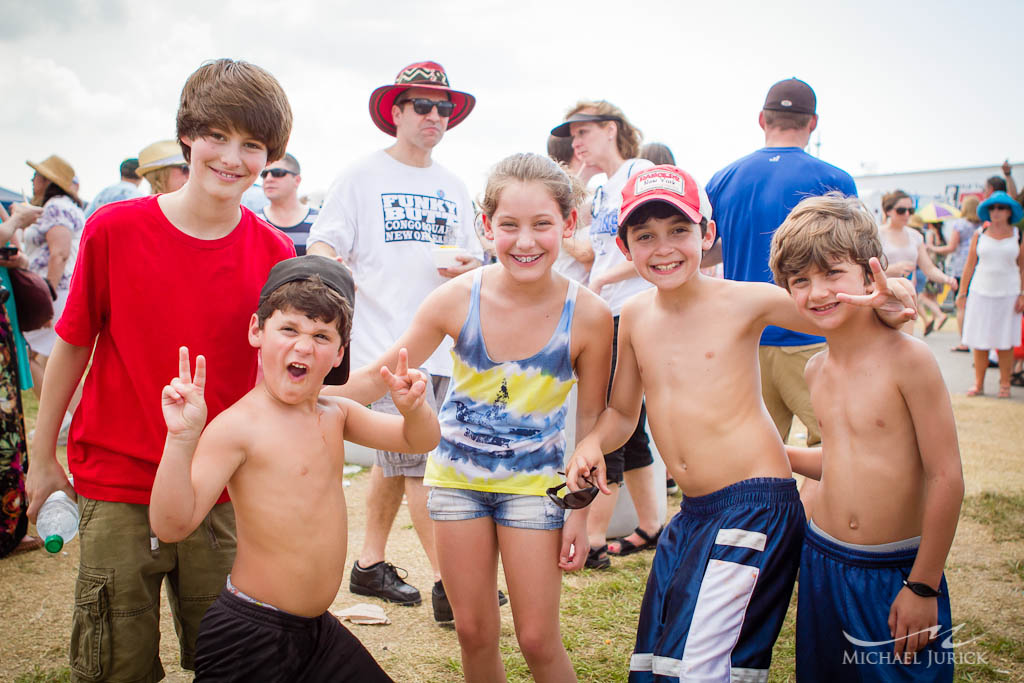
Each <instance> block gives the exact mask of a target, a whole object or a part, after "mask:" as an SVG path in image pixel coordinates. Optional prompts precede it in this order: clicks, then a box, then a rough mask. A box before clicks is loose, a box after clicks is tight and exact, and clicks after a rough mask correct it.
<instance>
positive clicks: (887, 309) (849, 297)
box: [836, 256, 917, 325]
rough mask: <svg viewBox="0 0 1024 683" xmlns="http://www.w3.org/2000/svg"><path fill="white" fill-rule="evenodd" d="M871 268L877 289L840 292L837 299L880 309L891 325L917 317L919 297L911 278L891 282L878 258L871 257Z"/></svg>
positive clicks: (883, 318)
mask: <svg viewBox="0 0 1024 683" xmlns="http://www.w3.org/2000/svg"><path fill="white" fill-rule="evenodd" d="M868 266H870V268H871V280H872V281H873V282H874V283H875V291H874V292H873V293H871V294H847V293H845V292H839V293H837V294H836V299H838V300H839V301H842V302H843V303H847V304H853V305H854V306H867V307H870V308H875V309H878V312H879V313H878V315H879V317H880V318H882V320H884V321H885V322H886V323H888V324H890V325H899V324H902V323H905V322H907V321H908V320H916V319H917V300H916V299H917V297H916V295H915V293H914V290H913V287H912V286H911V284H910V280H907V279H904V278H900V279H898V280H895V281H893V282H891V283H890V281H889V280H888V278H886V277H885V271H883V270H882V264H881V263H879V262H878V259H877V258H875V257H873V256H872V257H871V259H870V260H869V261H868Z"/></svg>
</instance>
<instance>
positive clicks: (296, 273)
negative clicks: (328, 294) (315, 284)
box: [260, 254, 356, 385]
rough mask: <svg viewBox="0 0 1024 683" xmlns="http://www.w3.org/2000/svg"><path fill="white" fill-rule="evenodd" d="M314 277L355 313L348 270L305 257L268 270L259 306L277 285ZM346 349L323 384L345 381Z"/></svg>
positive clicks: (319, 258) (353, 288)
mask: <svg viewBox="0 0 1024 683" xmlns="http://www.w3.org/2000/svg"><path fill="white" fill-rule="evenodd" d="M314 275H317V276H319V277H320V280H321V281H322V282H323V283H324V284H325V285H327V286H328V287H330V288H331V289H333V290H334V291H335V292H337V293H338V294H341V296H342V297H343V298H344V299H345V301H347V302H348V305H349V307H350V308H352V309H353V310H355V301H356V285H355V282H354V281H353V280H352V274H351V273H350V272H349V271H348V268H346V267H345V266H343V265H341V264H340V263H338V262H337V261H335V260H334V259H332V258H325V257H323V256H316V255H308V254H307V255H306V256H296V257H294V258H290V259H285V260H284V261H281V262H279V263H278V264H277V265H276V266H274V267H273V268H271V269H270V274H269V275H267V281H266V283H265V284H264V285H263V289H261V290H260V305H261V306H262V305H263V302H264V301H266V300H267V297H269V296H270V295H271V294H273V293H274V292H275V291H276V290H277V289H278V288H279V287H281V285H286V284H288V283H289V282H298V281H300V280H311V279H312V278H313V276H314ZM350 345H351V344H345V355H344V357H342V359H341V364H340V365H339V366H338V367H336V368H331V371H330V372H328V373H327V376H326V377H324V384H333V385H340V384H344V383H345V382H347V381H348V373H349V359H350V356H349V346H350Z"/></svg>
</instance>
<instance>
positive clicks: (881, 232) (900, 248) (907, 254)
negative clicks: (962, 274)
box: [878, 190, 957, 334]
mask: <svg viewBox="0 0 1024 683" xmlns="http://www.w3.org/2000/svg"><path fill="white" fill-rule="evenodd" d="M882 212H883V213H884V214H885V222H884V223H882V225H881V226H879V228H878V238H879V240H881V242H882V251H883V253H884V254H885V259H886V262H887V265H886V268H885V274H886V275H887V276H889V277H905V278H907V279H909V280H914V272H915V271H916V270H917V269H918V268H920V269H921V272H923V273H924V275H925V277H927V278H928V279H929V280H931V281H932V282H935V283H938V284H940V285H949V286H950V287H951V288H953V289H956V284H957V283H956V278H954V277H952V276H949V275H946V274H945V273H943V272H942V271H941V270H940V269H939V267H938V266H936V265H935V262H934V261H932V259H931V256H929V255H928V249H927V248H925V244H924V236H922V235H921V233H919V232H917V231H916V230H914V229H913V228H911V227H908V226H907V223H908V222H909V221H910V216H911V215H912V214H913V213H914V200H913V199H911V198H910V195H908V194H907V193H906V192H903V191H902V190H896V191H895V192H890V193H889V194H887V195H885V196H884V197H882ZM903 331H904V332H906V333H907V334H913V332H914V322H913V321H910V322H908V323H907V325H906V326H905V327H904V328H903Z"/></svg>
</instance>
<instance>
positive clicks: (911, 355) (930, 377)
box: [880, 330, 946, 391]
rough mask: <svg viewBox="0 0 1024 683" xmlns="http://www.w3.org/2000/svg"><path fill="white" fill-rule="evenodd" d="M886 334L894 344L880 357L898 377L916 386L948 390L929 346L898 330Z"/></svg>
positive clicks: (886, 331) (888, 331)
mask: <svg viewBox="0 0 1024 683" xmlns="http://www.w3.org/2000/svg"><path fill="white" fill-rule="evenodd" d="M885 334H886V335H887V336H889V337H891V338H892V340H893V343H892V345H891V349H890V350H889V353H886V354H880V355H883V358H885V362H886V363H887V364H888V365H889V367H890V368H892V370H893V372H895V373H897V376H898V377H900V378H901V379H902V380H907V381H912V383H914V384H918V383H920V382H927V383H933V384H935V385H938V386H941V387H942V390H943V391H945V390H946V384H945V382H944V381H943V379H942V372H941V371H940V370H939V362H938V361H937V360H936V359H935V354H934V353H932V350H931V349H930V348H928V345H927V344H925V343H924V342H923V341H922V340H920V339H917V338H915V337H911V336H910V335H909V334H904V333H902V332H899V331H897V330H885Z"/></svg>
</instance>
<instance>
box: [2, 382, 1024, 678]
mask: <svg viewBox="0 0 1024 683" xmlns="http://www.w3.org/2000/svg"><path fill="white" fill-rule="evenodd" d="M27 408H28V413H29V416H30V418H32V417H34V405H32V404H31V402H30V405H28V406H27ZM954 411H955V413H956V416H957V422H958V432H959V438H960V447H961V453H962V456H963V461H964V475H965V480H966V482H967V497H966V499H965V503H964V507H963V511H962V514H961V518H960V525H959V528H958V531H957V537H956V540H955V542H954V545H953V549H952V552H951V554H950V558H949V562H948V565H947V580H948V582H949V586H950V593H951V598H952V603H953V623H954V624H964V626H963V628H962V630H960V631H959V632H958V633H957V638H958V642H965V643H966V642H967V641H969V640H971V639H976V640H972V642H970V643H968V644H966V645H964V647H962V648H960V649H959V650H958V656H959V657H960V660H959V661H960V664H958V669H957V680H958V681H1024V467H1022V464H1024V463H1022V460H1024V448H1022V446H1021V444H1022V443H1024V408H1022V406H1021V405H1020V404H1017V403H1011V402H1007V401H997V400H995V399H989V398H978V399H971V400H966V399H963V398H962V397H954ZM366 479H367V477H366V474H365V472H364V473H361V474H358V475H355V476H354V477H352V478H351V481H352V485H351V487H349V488H348V489H346V495H347V496H348V502H349V510H350V513H349V514H350V516H349V527H350V536H349V557H350V558H351V557H352V554H353V552H355V551H356V550H357V549H358V548H359V547H360V544H361V542H362V519H363V514H364V513H363V506H364V503H365V490H366ZM678 500H679V499H678V497H676V498H675V499H673V501H671V502H670V506H669V507H670V511H671V510H672V509H673V508H675V506H676V505H677V504H678ZM399 514H400V516H399V519H398V521H397V522H396V524H395V527H394V530H393V532H392V540H391V542H390V543H389V560H390V561H392V562H394V563H395V564H396V565H399V566H402V567H405V568H406V569H408V570H409V581H410V583H412V584H413V585H416V586H418V587H420V589H421V590H423V591H424V593H426V594H429V586H430V581H431V577H430V569H429V565H428V564H427V563H426V560H425V558H424V557H423V555H422V551H421V550H420V548H419V545H418V543H417V541H416V539H415V533H414V532H413V530H412V526H411V524H410V521H409V517H408V513H407V512H406V511H405V510H404V509H403V510H402V511H401V512H400V513H399ZM77 552H78V546H77V543H75V542H72V543H71V544H69V546H68V548H67V549H66V550H65V551H64V552H62V553H60V554H57V555H52V556H51V555H47V554H46V553H44V552H34V553H29V554H26V555H20V556H17V557H13V558H8V559H5V560H2V561H0V613H2V614H3V618H2V620H0V623H2V626H0V681H18V682H29V681H31V682H40V681H66V680H69V676H68V669H67V642H68V633H69V629H70V618H71V611H72V602H73V600H72V595H73V586H74V577H75V572H76V570H77V559H78V558H77ZM651 557H652V554H651V553H645V554H641V555H638V556H634V557H630V558H624V559H621V560H616V561H615V564H614V567H613V569H612V570H610V571H605V572H589V571H583V572H580V573H577V574H572V575H566V576H565V578H564V580H563V593H562V609H561V614H562V634H563V640H564V642H565V646H566V648H567V649H568V651H569V655H570V658H571V659H572V661H573V663H574V665H575V667H576V672H577V675H578V676H579V679H580V680H581V681H593V682H595V683H607V682H611V681H623V680H625V678H626V673H627V668H628V661H629V655H630V652H631V650H632V644H633V635H634V630H635V628H636V620H637V615H638V613H639V608H640V600H641V597H642V595H643V590H644V585H645V581H646V576H647V572H648V569H649V566H650V561H651ZM350 561H351V559H350ZM499 582H500V583H501V584H502V585H504V581H503V580H500V581H499ZM424 589H425V590H424ZM511 597H512V599H513V600H515V599H516V596H511ZM361 600H363V599H362V598H358V599H357V598H356V597H355V596H352V595H351V594H349V592H348V589H347V581H346V582H345V583H344V584H343V586H342V590H341V591H340V592H339V594H338V597H337V600H336V601H335V604H334V607H335V608H338V609H340V608H343V607H346V606H350V605H352V604H354V603H355V602H359V601H361ZM385 610H386V611H387V613H388V616H389V618H390V619H391V621H392V623H391V624H390V625H387V626H353V627H351V628H352V629H353V631H354V633H356V635H358V637H359V638H360V639H361V640H362V641H363V642H364V643H365V644H366V646H367V647H368V648H369V649H370V651H371V652H372V653H373V655H374V656H375V657H376V658H377V659H378V661H380V663H381V664H382V666H383V667H384V668H385V670H386V671H387V672H388V673H389V674H390V675H391V676H392V677H393V678H394V679H395V680H396V681H457V680H461V678H462V676H461V665H460V662H459V647H458V642H457V640H456V636H455V633H454V631H453V630H451V629H445V628H441V627H439V626H437V625H436V624H435V623H434V622H433V619H432V616H431V611H430V606H429V599H428V600H427V601H426V602H425V604H424V605H423V606H421V607H416V608H403V607H394V606H390V605H388V606H385ZM794 614H795V602H794V604H793V605H791V606H790V610H789V615H788V617H787V619H786V623H785V625H784V627H783V630H782V634H781V636H780V637H779V640H778V642H777V643H776V645H775V651H774V660H773V664H772V669H771V675H770V679H769V680H771V681H792V680H794V675H793V660H794V648H795V642H794V641H795V637H794ZM163 615H164V617H163V620H162V634H163V635H162V645H161V659H162V661H163V663H164V666H165V668H166V669H167V674H168V680H170V681H186V680H191V676H190V675H188V673H187V672H183V671H182V670H181V669H180V667H178V665H177V648H176V638H175V636H174V631H173V627H172V625H171V620H170V615H169V613H168V612H167V610H166V607H164V611H163ZM501 648H502V652H503V654H504V659H505V667H506V671H507V673H508V679H509V680H510V681H529V680H532V679H531V677H530V673H529V670H528V669H527V668H526V664H525V661H524V660H523V658H522V656H521V655H520V654H519V651H518V648H517V646H516V641H515V634H514V630H513V626H512V618H511V612H510V610H509V609H508V608H507V607H506V608H503V609H502V636H501Z"/></svg>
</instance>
